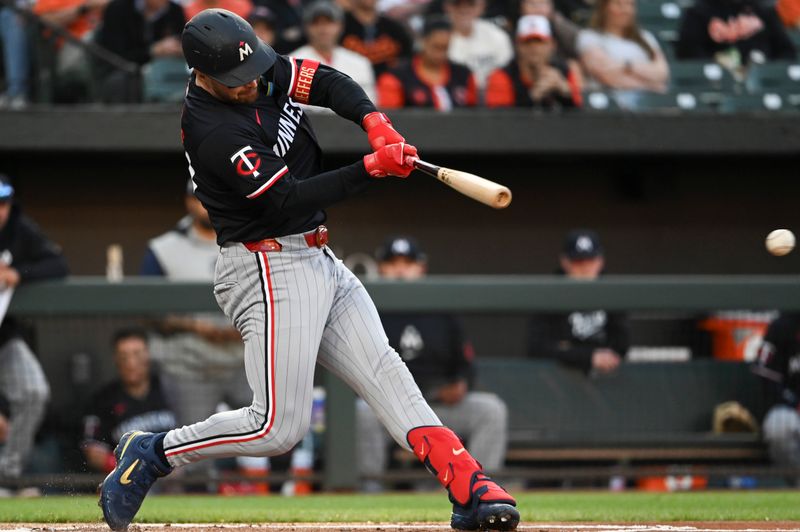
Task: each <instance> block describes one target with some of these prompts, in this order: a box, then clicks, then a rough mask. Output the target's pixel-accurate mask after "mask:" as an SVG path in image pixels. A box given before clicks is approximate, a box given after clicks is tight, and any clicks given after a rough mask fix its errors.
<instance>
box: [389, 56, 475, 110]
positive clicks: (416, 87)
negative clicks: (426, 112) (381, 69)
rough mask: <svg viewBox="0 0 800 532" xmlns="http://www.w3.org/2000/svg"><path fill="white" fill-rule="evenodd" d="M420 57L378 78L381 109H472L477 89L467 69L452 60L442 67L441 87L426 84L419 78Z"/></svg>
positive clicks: (405, 62)
mask: <svg viewBox="0 0 800 532" xmlns="http://www.w3.org/2000/svg"><path fill="white" fill-rule="evenodd" d="M420 61H421V60H420V58H419V56H417V57H415V58H414V59H413V60H411V61H404V62H403V63H401V64H399V65H398V66H397V67H395V68H392V69H390V70H389V71H387V72H385V73H384V74H382V75H381V77H380V78H378V101H379V102H380V105H381V107H384V108H395V109H396V108H400V107H428V108H430V107H433V108H435V109H437V110H439V111H450V110H452V109H454V108H457V107H474V106H475V105H476V104H477V103H478V89H477V85H476V84H475V78H474V77H473V75H472V72H471V71H470V69H469V68H467V67H465V66H464V65H460V64H458V63H454V62H452V61H448V62H447V65H446V66H445V67H444V71H445V75H444V78H445V81H444V82H443V83H442V85H439V86H433V85H430V84H428V83H427V82H426V81H425V80H423V79H422V77H421V76H420Z"/></svg>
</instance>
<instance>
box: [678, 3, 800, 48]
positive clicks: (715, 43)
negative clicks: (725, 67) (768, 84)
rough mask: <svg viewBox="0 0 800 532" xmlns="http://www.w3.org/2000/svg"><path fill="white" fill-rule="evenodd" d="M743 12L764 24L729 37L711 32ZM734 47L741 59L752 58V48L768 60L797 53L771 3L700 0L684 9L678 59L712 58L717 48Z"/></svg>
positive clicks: (723, 26)
mask: <svg viewBox="0 0 800 532" xmlns="http://www.w3.org/2000/svg"><path fill="white" fill-rule="evenodd" d="M740 16H745V17H755V18H757V19H759V20H760V21H761V24H763V28H761V29H760V30H759V31H756V32H755V33H747V34H742V35H740V36H738V37H734V36H731V37H732V38H731V39H727V40H726V39H722V38H721V37H719V36H717V37H716V38H714V37H713V36H712V35H711V32H710V29H711V28H712V27H718V28H725V27H727V26H728V25H730V24H731V21H732V20H734V19H736V18H737V17H740ZM752 20H755V19H752ZM731 47H736V48H737V49H738V50H739V54H740V55H741V58H742V63H748V62H749V61H750V57H751V53H752V52H761V53H762V54H764V58H765V59H767V60H774V59H789V60H792V59H795V58H796V57H797V54H796V52H795V48H794V45H793V44H792V41H791V40H790V39H789V36H788V35H787V34H786V30H785V29H784V27H783V24H782V23H781V20H780V18H779V17H778V14H777V13H776V11H775V9H774V8H772V7H767V6H763V5H761V4H758V3H756V2H749V1H747V0H698V2H697V3H696V4H695V5H694V6H693V7H691V8H689V9H687V10H686V11H685V13H684V15H683V19H682V20H681V29H680V37H679V38H678V43H677V46H676V50H675V52H676V55H677V56H678V58H679V59H713V58H714V55H715V54H716V53H717V52H721V51H724V50H727V49H729V48H731Z"/></svg>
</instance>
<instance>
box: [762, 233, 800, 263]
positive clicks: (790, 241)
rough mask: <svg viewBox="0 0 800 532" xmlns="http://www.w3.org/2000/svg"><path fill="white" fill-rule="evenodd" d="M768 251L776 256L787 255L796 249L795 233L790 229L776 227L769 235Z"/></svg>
mask: <svg viewBox="0 0 800 532" xmlns="http://www.w3.org/2000/svg"><path fill="white" fill-rule="evenodd" d="M765 243H766V245H767V251H769V252H770V253H772V254H773V255H775V256H776V257H782V256H783V255H787V254H788V253H789V252H790V251H792V250H793V249H794V233H792V232H791V231H789V230H788V229H775V230H774V231H772V232H771V233H770V234H768V235H767V240H766V242H765Z"/></svg>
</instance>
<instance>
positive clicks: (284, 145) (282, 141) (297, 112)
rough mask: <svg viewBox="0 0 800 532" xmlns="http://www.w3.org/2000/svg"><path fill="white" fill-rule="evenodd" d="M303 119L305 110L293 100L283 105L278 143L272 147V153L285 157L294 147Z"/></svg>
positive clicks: (279, 120) (279, 121) (279, 122)
mask: <svg viewBox="0 0 800 532" xmlns="http://www.w3.org/2000/svg"><path fill="white" fill-rule="evenodd" d="M302 117H303V110H302V109H301V108H300V107H299V106H298V105H297V104H296V103H294V102H293V101H292V100H291V99H290V100H288V101H287V102H286V103H285V104H283V109H282V110H281V116H280V118H279V119H278V142H276V143H275V145H274V146H273V147H272V151H274V152H275V155H277V156H278V157H283V156H284V155H286V153H287V152H288V151H289V148H291V147H292V142H294V136H295V134H296V133H297V127H298V126H299V125H300V119H301V118H302Z"/></svg>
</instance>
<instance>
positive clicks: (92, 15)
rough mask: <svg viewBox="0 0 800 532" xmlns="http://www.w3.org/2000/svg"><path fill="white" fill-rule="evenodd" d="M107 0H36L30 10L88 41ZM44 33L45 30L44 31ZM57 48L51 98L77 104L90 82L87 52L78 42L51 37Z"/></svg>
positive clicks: (98, 21) (98, 22) (76, 37)
mask: <svg viewBox="0 0 800 532" xmlns="http://www.w3.org/2000/svg"><path fill="white" fill-rule="evenodd" d="M108 2H109V0H36V2H35V3H34V6H33V11H34V13H36V14H37V15H40V16H41V17H42V18H43V19H44V20H45V21H47V22H50V23H51V24H54V25H56V26H60V27H62V28H64V29H66V30H67V31H68V32H69V34H70V35H71V36H72V37H74V38H75V39H78V40H80V41H91V40H92V39H94V37H95V31H96V29H97V27H98V25H99V24H100V22H101V21H102V19H103V11H104V10H105V8H106V5H108ZM45 34H49V32H47V31H45ZM54 45H55V46H56V47H57V49H58V51H57V56H56V65H55V66H56V80H55V95H54V96H55V100H56V102H58V103H77V102H79V101H82V100H83V99H85V98H86V96H87V94H88V92H89V85H90V83H91V82H92V70H91V68H90V65H91V62H90V57H89V55H88V54H87V53H86V52H85V51H84V50H83V48H81V47H80V46H79V45H78V44H75V43H72V42H70V41H68V40H65V39H55V40H54Z"/></svg>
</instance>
